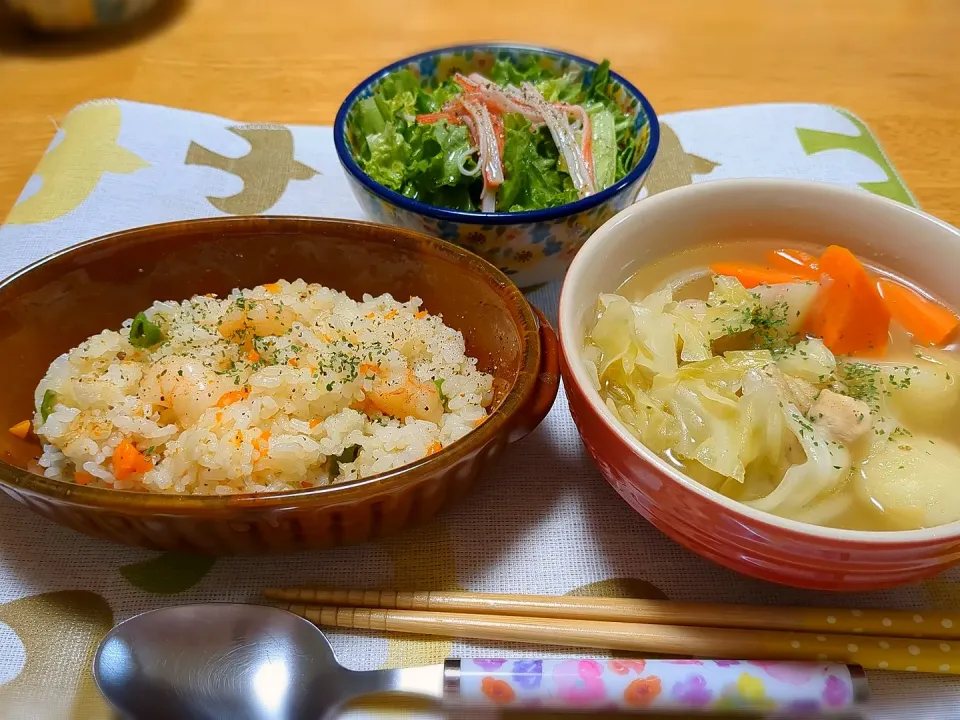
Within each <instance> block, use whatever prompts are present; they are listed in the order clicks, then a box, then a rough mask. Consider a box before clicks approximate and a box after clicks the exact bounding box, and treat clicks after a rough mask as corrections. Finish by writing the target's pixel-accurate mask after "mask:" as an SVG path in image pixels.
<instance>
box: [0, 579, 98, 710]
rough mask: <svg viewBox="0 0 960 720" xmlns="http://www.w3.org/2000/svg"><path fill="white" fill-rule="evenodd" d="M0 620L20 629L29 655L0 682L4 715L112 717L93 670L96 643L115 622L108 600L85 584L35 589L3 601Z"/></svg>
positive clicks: (16, 631) (18, 632)
mask: <svg viewBox="0 0 960 720" xmlns="http://www.w3.org/2000/svg"><path fill="white" fill-rule="evenodd" d="M0 622H2V623H4V624H6V625H8V626H9V627H10V629H11V630H13V632H14V633H16V635H17V637H18V638H19V639H20V642H21V643H22V644H23V648H24V653H25V656H26V663H25V664H24V667H23V669H22V670H21V671H20V673H19V675H17V677H15V678H14V679H13V680H11V681H10V682H8V683H6V684H4V685H0V717H3V718H21V717H22V718H31V719H32V718H60V717H65V718H69V719H70V720H107V718H111V717H112V715H111V713H110V711H109V709H108V708H107V704H106V703H105V702H104V700H103V699H102V697H101V696H100V693H99V692H98V691H97V689H96V686H95V685H94V683H93V676H92V675H91V673H90V667H91V663H92V662H93V655H94V653H95V652H96V649H97V645H98V644H99V643H100V640H102V639H103V636H104V635H106V634H107V632H108V631H109V630H110V628H111V627H112V626H113V612H112V611H111V609H110V606H109V605H108V604H107V601H106V600H104V599H103V598H102V597H101V596H100V595H97V594H96V593H92V592H86V591H83V590H63V591H60V592H51V593H44V594H42V595H33V596H30V597H25V598H20V599H19V600H13V601H12V602H8V603H5V604H0ZM71 697H72V700H71Z"/></svg>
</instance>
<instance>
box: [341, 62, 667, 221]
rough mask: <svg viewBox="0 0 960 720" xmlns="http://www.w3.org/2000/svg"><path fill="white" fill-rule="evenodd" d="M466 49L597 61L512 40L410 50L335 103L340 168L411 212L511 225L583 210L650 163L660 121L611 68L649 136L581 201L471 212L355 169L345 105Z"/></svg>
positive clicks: (639, 174)
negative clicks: (629, 165) (606, 182)
mask: <svg viewBox="0 0 960 720" xmlns="http://www.w3.org/2000/svg"><path fill="white" fill-rule="evenodd" d="M466 50H519V51H522V52H536V53H542V54H544V55H551V56H553V57H558V58H566V59H568V60H571V61H573V62H576V63H581V64H583V65H586V66H588V67H590V68H592V69H596V68H597V66H598V65H599V63H596V62H594V61H593V60H588V59H587V58H584V57H580V56H579V55H574V54H572V53H568V52H564V51H563V50H553V49H550V48H545V47H540V46H537V45H522V44H514V43H476V44H468V45H452V46H450V47H443V48H437V49H435V50H428V51H426V52H421V53H417V54H416V55H410V56H409V57H405V58H403V59H401V60H397V61H396V62H394V63H391V64H390V65H387V66H386V67H384V68H382V69H380V70H377V72H375V73H373V74H372V75H370V76H369V77H367V78H366V79H365V80H363V81H362V82H361V83H360V84H359V85H357V86H356V87H355V88H354V89H353V90H351V91H350V94H349V95H347V98H346V99H345V100H344V101H343V103H342V104H341V105H340V109H339V110H338V111H337V119H336V120H335V121H334V123H333V143H334V145H335V146H336V148H337V155H338V156H339V158H340V163H341V164H342V165H343V166H344V168H346V170H347V172H349V173H350V174H351V175H352V176H353V177H354V178H356V179H357V180H358V181H359V182H360V183H361V184H362V185H363V186H364V187H365V188H366V189H367V190H369V191H370V192H372V193H373V194H374V195H377V196H379V197H381V198H383V199H384V200H387V201H388V202H390V203H392V204H394V205H397V206H399V207H401V208H403V209H404V210H407V211H409V212H412V213H416V214H418V215H426V216H428V217H431V218H436V219H438V220H449V221H452V222H459V223H466V224H470V225H513V224H519V223H535V222H543V221H547V220H556V219H557V218H562V217H567V216H570V215H576V214H578V213H581V212H583V211H585V210H590V209H592V208H595V207H597V206H598V205H602V204H603V203H604V202H606V201H607V200H609V199H610V198H612V197H613V196H615V195H617V194H618V193H620V192H621V191H622V190H624V189H625V188H627V187H629V186H630V185H631V184H633V183H634V182H636V181H637V180H639V179H640V178H642V177H643V175H644V173H646V172H647V170H648V169H649V168H650V165H651V164H652V163H653V159H654V157H656V154H657V148H658V147H659V146H660V121H659V119H658V118H657V113H656V111H655V110H654V109H653V106H652V105H651V104H650V101H649V100H647V97H646V95H644V94H643V93H642V92H640V91H639V90H638V89H637V88H636V86H635V85H634V84H633V83H631V82H630V81H629V80H627V79H626V78H624V77H623V76H622V75H620V74H618V73H615V72H613V70H611V71H610V79H611V80H613V81H614V82H617V83H620V85H621V86H622V87H623V88H624V89H625V90H626V91H627V92H628V93H629V94H631V95H633V96H634V97H636V98H637V100H638V101H639V103H640V106H641V107H642V108H643V112H644V114H645V115H646V116H647V127H648V128H649V129H650V130H649V131H650V136H649V139H648V142H647V148H646V150H644V152H643V155H642V156H641V157H640V160H639V161H638V162H637V164H636V166H634V168H633V170H631V171H630V172H628V173H627V174H626V175H625V176H624V177H622V178H621V179H620V180H618V181H617V182H615V183H614V184H613V185H611V186H610V187H608V188H606V189H604V190H601V191H600V192H598V193H596V194H594V195H590V196H589V197H585V198H583V199H581V200H575V201H574V202H572V203H566V204H565V205H558V206H556V207H552V208H544V209H543V210H524V211H522V212H492V213H485V212H470V211H467V210H451V209H449V208H444V207H440V206H438V205H430V204H428V203H424V202H420V201H419V200H412V199H411V198H408V197H407V196H405V195H401V194H400V193H398V192H396V191H394V190H391V189H390V188H387V187H384V186H383V185H381V184H380V183H378V182H376V181H375V180H374V179H373V178H371V177H370V176H369V175H367V174H366V173H365V172H364V171H363V170H361V169H360V166H359V165H358V164H357V162H356V160H354V159H353V152H352V151H351V149H350V147H349V144H348V143H347V133H346V124H347V114H348V113H349V111H350V108H352V107H353V105H354V103H356V101H357V100H358V99H359V97H360V96H361V95H362V94H363V93H364V92H365V91H366V90H367V88H369V87H370V86H371V85H373V84H374V83H376V82H377V81H378V80H382V79H383V78H384V77H386V76H387V75H390V74H392V73H395V72H397V71H398V70H401V69H403V68H404V67H406V66H407V65H410V64H412V63H415V62H419V61H420V60H423V59H425V58H429V57H432V56H434V55H439V54H441V53H450V52H457V51H466Z"/></svg>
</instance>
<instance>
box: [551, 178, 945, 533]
mask: <svg viewBox="0 0 960 720" xmlns="http://www.w3.org/2000/svg"><path fill="white" fill-rule="evenodd" d="M771 238H773V239H776V240H778V241H783V245H784V246H785V247H789V246H790V245H791V244H793V243H803V244H808V245H809V244H815V245H818V246H823V247H826V246H827V245H831V244H837V245H843V246H845V247H847V248H849V249H850V250H851V251H852V252H853V253H854V254H856V255H858V256H860V257H862V258H864V259H865V260H867V261H868V262H870V263H875V264H877V265H881V266H885V267H887V268H890V269H891V270H894V271H896V272H897V273H898V274H899V275H901V276H902V277H904V278H906V279H908V280H912V281H914V282H916V283H917V284H918V285H919V286H920V287H921V288H923V289H925V290H927V291H928V292H930V293H932V294H934V295H935V296H937V297H939V298H940V299H941V300H943V301H945V302H946V303H947V304H949V305H950V306H951V307H953V308H960V283H958V282H957V271H958V269H960V230H957V229H956V228H954V227H952V226H950V225H948V224H946V223H944V222H942V221H940V220H937V219H936V218H934V217H932V216H930V215H927V214H926V213H923V212H920V211H919V210H915V209H913V208H910V207H907V206H905V205H902V204H900V203H896V202H893V201H891V200H886V199H884V198H881V197H878V196H876V195H872V194H870V193H868V192H865V191H862V190H853V189H846V188H842V187H839V186H835V185H827V184H823V183H814V182H805V181H797V180H773V179H755V180H718V181H713V182H706V183H702V184H699V185H691V186H687V187H683V188H679V189H676V190H670V191H668V192H665V193H663V194H659V195H655V196H653V197H650V198H647V199H645V200H641V201H640V202H638V203H637V204H635V205H633V206H631V207H629V208H627V209H626V210H624V211H623V212H621V213H619V214H618V215H616V216H615V217H613V218H612V219H610V220H609V221H608V222H607V223H605V224H604V225H603V226H602V227H601V228H600V229H599V230H597V232H595V233H594V234H593V236H592V237H591V238H590V239H589V240H588V241H587V242H586V244H584V246H583V247H582V248H581V249H580V251H579V253H578V254H577V256H576V258H575V259H574V261H573V264H572V265H571V266H570V270H569V271H568V273H567V276H566V279H565V281H564V285H563V292H562V295H561V299H560V340H561V345H562V348H563V351H564V354H565V356H566V357H567V358H568V360H569V364H570V368H569V372H570V374H571V375H572V377H573V379H574V380H575V381H576V383H577V385H578V386H579V387H580V389H581V390H582V391H583V393H584V394H585V395H586V397H587V398H588V399H589V401H590V402H591V403H592V404H593V406H594V407H595V409H596V411H597V412H598V413H599V415H600V416H601V418H602V419H603V420H604V422H605V423H607V425H609V426H610V427H611V428H612V429H613V430H614V432H616V433H617V435H619V436H620V437H621V438H622V439H623V441H624V442H625V443H627V444H628V446H630V447H631V448H632V449H633V451H634V452H635V453H636V454H637V455H640V456H641V457H642V458H644V459H645V460H646V461H648V462H650V463H651V464H652V465H654V466H655V467H656V468H657V469H658V470H660V471H662V472H663V473H665V474H666V475H667V476H669V477H671V478H672V479H674V480H675V481H676V482H679V483H682V484H683V485H685V486H686V487H688V488H690V489H692V490H693V491H694V492H697V493H699V494H700V495H702V496H704V497H707V498H709V499H710V500H712V501H714V502H716V503H719V504H721V505H723V506H724V507H726V508H728V509H730V510H733V511H735V512H738V513H740V514H742V515H744V516H747V517H750V518H752V519H754V520H757V521H760V522H764V523H768V524H773V525H778V526H780V527H783V528H787V529H790V530H793V531H798V532H803V533H807V534H810V535H816V536H821V537H829V538H833V539H836V540H851V541H856V542H860V543H863V542H871V543H885V542H896V543H910V542H924V541H928V540H933V539H935V538H943V537H951V536H955V535H960V522H953V523H949V524H946V525H940V526H936V527H931V528H926V529H922V530H897V531H876V532H870V531H863V530H841V529H835V528H829V527H822V526H819V525H811V524H808V523H803V522H799V521H796V520H788V519H785V518H781V517H779V516H777V515H773V514H770V513H766V512H763V511H760V510H756V509H754V508H751V507H749V506H747V505H744V504H742V503H740V502H737V501H736V500H732V499H730V498H728V497H726V496H724V495H722V494H720V493H718V492H715V491H714V490H711V489H710V488H707V487H705V486H704V485H701V484H700V483H698V482H696V481H695V480H693V479H691V478H688V477H687V476H686V475H684V474H683V473H681V472H680V471H678V470H677V469H676V468H675V467H674V466H673V465H671V464H670V463H668V462H667V461H665V460H663V459H662V458H660V456H658V455H657V454H656V453H654V452H653V451H651V450H649V449H647V448H646V447H645V446H644V445H643V444H642V443H641V442H640V441H639V440H638V439H637V438H636V437H635V436H634V435H633V434H632V433H630V431H629V430H628V429H627V428H626V427H625V426H624V425H623V424H622V423H621V422H620V421H619V420H618V419H617V418H616V417H615V416H614V414H613V413H612V412H611V411H610V410H609V409H608V408H607V407H606V405H605V404H604V401H603V400H602V398H601V397H600V393H599V392H598V391H597V390H596V389H594V387H593V385H592V383H591V381H590V378H589V375H588V372H587V369H586V366H585V364H584V363H583V359H582V352H583V346H584V339H585V337H586V334H587V332H588V330H589V327H590V325H591V324H592V322H593V320H594V319H595V313H596V310H597V298H598V296H599V295H600V294H601V293H611V292H615V291H616V290H617V288H618V287H619V286H620V285H621V284H623V283H624V282H625V281H626V280H627V279H629V278H630V277H631V276H632V275H633V274H635V273H636V272H637V271H638V270H639V269H640V268H642V267H644V266H645V265H648V264H650V263H653V262H655V261H657V260H660V259H662V258H664V257H667V256H670V255H672V254H674V253H677V252H681V251H683V250H686V249H689V248H694V247H698V246H702V245H705V244H710V243H720V242H723V241H731V240H751V239H757V240H761V239H771ZM958 474H960V469H958Z"/></svg>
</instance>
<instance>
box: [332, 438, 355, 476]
mask: <svg viewBox="0 0 960 720" xmlns="http://www.w3.org/2000/svg"><path fill="white" fill-rule="evenodd" d="M359 452H360V446H359V445H351V446H350V447H348V448H346V449H345V450H344V451H343V452H342V453H340V454H339V455H334V456H333V457H332V458H330V479H331V480H333V479H335V478H336V477H337V475H339V474H340V463H351V462H353V461H354V460H356V459H357V454H358V453H359Z"/></svg>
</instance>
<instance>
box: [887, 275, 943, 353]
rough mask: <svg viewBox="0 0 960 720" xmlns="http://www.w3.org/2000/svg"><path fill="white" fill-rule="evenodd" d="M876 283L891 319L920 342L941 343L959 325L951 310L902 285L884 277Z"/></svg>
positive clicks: (925, 343)
mask: <svg viewBox="0 0 960 720" xmlns="http://www.w3.org/2000/svg"><path fill="white" fill-rule="evenodd" d="M877 287H878V289H879V290H880V294H881V295H882V296H883V301H884V303H886V306H887V309H888V310H889V311H890V315H891V316H892V317H893V319H894V320H896V321H897V322H898V323H900V324H901V325H903V327H904V328H905V329H906V330H907V332H909V333H910V334H911V335H913V338H914V340H916V341H917V342H918V343H920V344H921V345H942V344H943V343H944V342H946V341H947V340H949V338H950V336H951V335H953V334H954V333H955V332H956V330H957V326H958V325H960V318H958V317H957V316H956V315H955V314H954V313H953V312H951V311H950V310H948V309H947V308H945V307H943V305H940V304H938V303H936V302H934V301H933V300H929V299H928V298H925V297H924V296H923V295H921V294H920V293H918V292H916V291H914V290H911V289H910V288H908V287H907V286H905V285H901V284H900V283H897V282H894V281H893V280H887V279H885V278H884V279H880V280H878V281H877Z"/></svg>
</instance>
